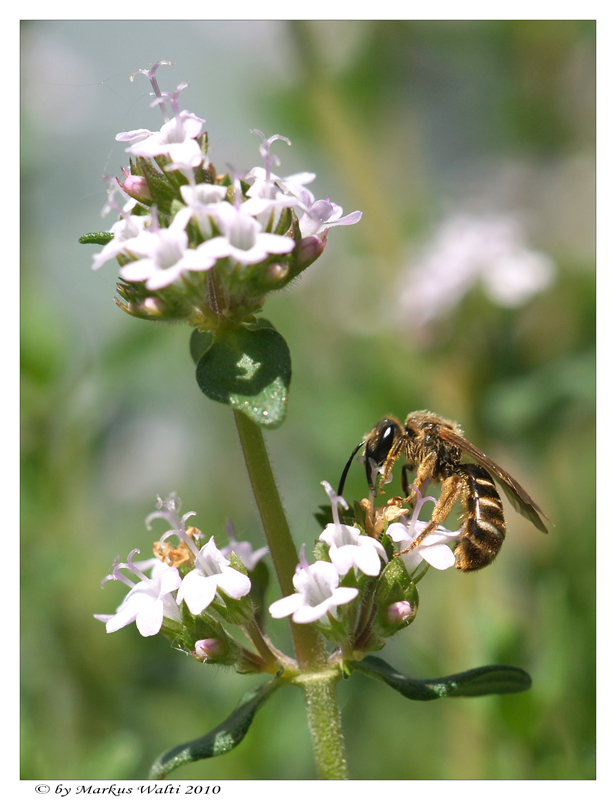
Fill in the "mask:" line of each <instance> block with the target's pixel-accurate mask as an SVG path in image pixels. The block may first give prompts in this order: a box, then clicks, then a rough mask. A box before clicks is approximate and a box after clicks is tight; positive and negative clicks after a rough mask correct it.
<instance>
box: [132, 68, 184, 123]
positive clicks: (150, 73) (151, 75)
mask: <svg viewBox="0 0 616 800" xmlns="http://www.w3.org/2000/svg"><path fill="white" fill-rule="evenodd" d="M161 66H168V67H170V66H173V61H157V62H156V64H154V66H153V67H152V69H136V70H135V71H134V72H133V73H132V75H131V76H130V79H131V81H134V79H135V75H137V74H138V73H141V74H142V75H145V76H146V78H147V79H148V80H149V81H150V83H151V84H152V89H154V94H155V95H156V97H158V98H160V97H162V93H161V91H160V89H159V88H158V81H157V80H156V70H157V69H158V68H159V67H161ZM155 102H156V101H155ZM161 111H162V114H163V120H164V121H165V122H169V115H168V114H167V109H166V108H165V106H164V105H162V106H161Z"/></svg>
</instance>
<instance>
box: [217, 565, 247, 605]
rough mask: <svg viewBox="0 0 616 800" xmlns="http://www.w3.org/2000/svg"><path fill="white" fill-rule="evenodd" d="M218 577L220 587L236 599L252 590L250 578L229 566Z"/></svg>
mask: <svg viewBox="0 0 616 800" xmlns="http://www.w3.org/2000/svg"><path fill="white" fill-rule="evenodd" d="M217 577H218V588H219V589H222V591H223V592H224V593H225V594H227V595H229V597H232V598H233V599H234V600H239V599H240V597H244V595H247V594H248V592H249V591H250V585H251V584H250V578H249V577H248V575H244V574H243V573H242V572H238V570H236V569H232V568H231V567H228V568H226V569H224V570H223V571H222V573H221V574H220V575H218V576H217Z"/></svg>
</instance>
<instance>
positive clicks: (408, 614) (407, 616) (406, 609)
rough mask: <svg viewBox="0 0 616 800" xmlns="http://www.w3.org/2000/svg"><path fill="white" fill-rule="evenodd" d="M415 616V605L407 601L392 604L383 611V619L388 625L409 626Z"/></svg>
mask: <svg viewBox="0 0 616 800" xmlns="http://www.w3.org/2000/svg"><path fill="white" fill-rule="evenodd" d="M416 616H417V604H416V603H409V602H408V600H399V601H398V602H397V603H392V604H391V605H390V606H388V607H387V609H386V610H385V619H386V620H387V622H388V623H389V624H390V625H405V624H406V625H409V624H410V623H411V622H412V621H413V620H414V619H415V617H416Z"/></svg>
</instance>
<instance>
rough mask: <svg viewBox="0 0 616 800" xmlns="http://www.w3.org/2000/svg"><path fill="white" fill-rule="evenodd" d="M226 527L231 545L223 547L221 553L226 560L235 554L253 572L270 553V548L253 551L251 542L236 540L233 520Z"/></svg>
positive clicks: (228, 521)
mask: <svg viewBox="0 0 616 800" xmlns="http://www.w3.org/2000/svg"><path fill="white" fill-rule="evenodd" d="M225 527H226V531H227V533H228V534H229V544H227V545H225V546H224V547H221V548H220V552H221V553H222V554H223V556H224V557H225V558H229V556H230V555H231V553H235V555H236V556H237V557H238V558H239V560H240V561H241V562H242V564H243V565H244V566H245V567H246V569H247V570H248V572H252V571H253V569H254V568H255V567H256V566H257V564H258V563H259V561H261V559H262V558H263V556H264V555H266V553H268V552H269V548H268V547H260V548H259V549H258V550H253V549H252V545H251V544H250V542H238V541H237V539H236V538H235V528H234V527H233V523H232V522H231V520H227V524H226V526H225Z"/></svg>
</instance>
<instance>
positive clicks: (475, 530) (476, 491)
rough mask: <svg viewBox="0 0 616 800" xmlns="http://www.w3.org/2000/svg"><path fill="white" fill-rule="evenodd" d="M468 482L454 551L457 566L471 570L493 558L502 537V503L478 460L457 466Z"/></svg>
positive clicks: (488, 475) (503, 524) (503, 526)
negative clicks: (457, 540)
mask: <svg viewBox="0 0 616 800" xmlns="http://www.w3.org/2000/svg"><path fill="white" fill-rule="evenodd" d="M458 474H460V475H461V476H462V477H463V478H464V480H465V482H466V486H467V492H466V493H465V495H466V496H465V498H464V501H463V503H464V507H463V513H462V517H463V524H462V532H461V534H460V541H459V542H458V544H457V546H456V548H455V550H454V553H455V557H456V567H457V569H460V570H462V572H470V571H472V570H475V569H481V568H482V567H485V566H487V565H488V564H490V563H491V562H492V561H494V559H495V558H496V556H497V554H498V551H499V550H500V548H501V545H502V543H503V539H504V538H505V531H506V524H505V515H504V513H503V504H502V502H501V499H500V496H499V494H498V492H497V490H496V486H495V484H494V481H493V480H492V478H491V476H490V474H489V472H488V471H487V470H485V469H484V468H483V467H481V466H479V464H461V465H460V466H459V468H458Z"/></svg>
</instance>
